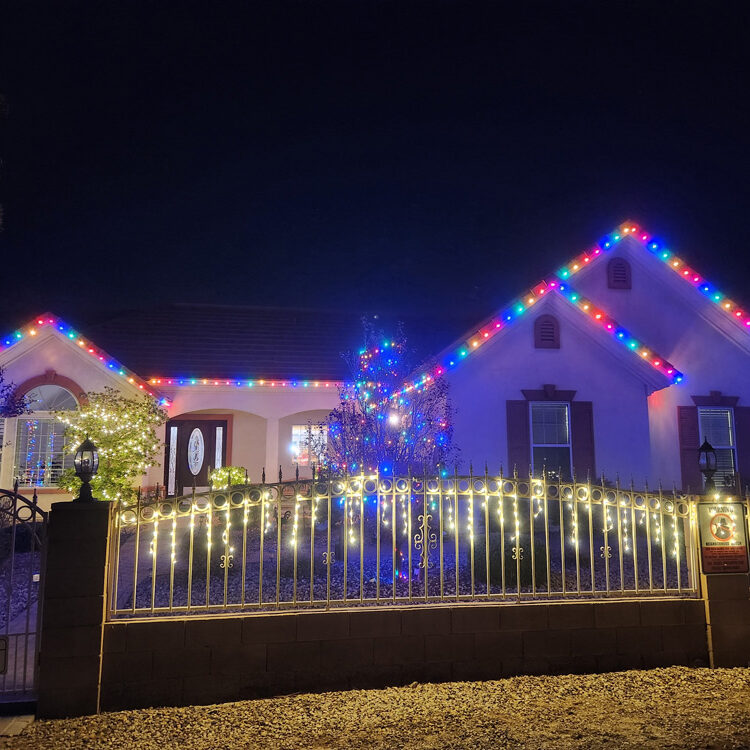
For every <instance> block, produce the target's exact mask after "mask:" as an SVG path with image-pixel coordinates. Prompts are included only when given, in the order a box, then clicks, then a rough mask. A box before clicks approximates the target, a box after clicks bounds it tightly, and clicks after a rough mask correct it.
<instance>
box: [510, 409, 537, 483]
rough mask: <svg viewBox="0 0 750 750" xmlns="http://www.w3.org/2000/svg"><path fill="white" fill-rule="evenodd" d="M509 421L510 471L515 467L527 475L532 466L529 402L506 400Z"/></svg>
mask: <svg viewBox="0 0 750 750" xmlns="http://www.w3.org/2000/svg"><path fill="white" fill-rule="evenodd" d="M505 406H506V414H507V421H508V471H509V472H512V471H513V469H514V468H516V469H517V470H518V474H519V475H520V476H522V477H523V476H527V475H528V473H529V468H530V466H531V437H530V435H529V402H528V401H506V402H505Z"/></svg>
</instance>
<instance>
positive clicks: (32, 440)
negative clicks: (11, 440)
mask: <svg viewBox="0 0 750 750" xmlns="http://www.w3.org/2000/svg"><path fill="white" fill-rule="evenodd" d="M26 398H27V400H28V402H29V406H30V407H31V409H32V410H33V411H32V413H31V414H22V415H21V416H19V417H18V424H17V427H16V451H15V467H14V474H15V476H16V477H17V478H18V483H19V484H20V485H21V486H22V487H54V486H56V485H57V483H58V482H59V480H60V475H61V474H62V472H63V471H65V469H69V468H71V467H72V466H73V454H72V452H71V451H70V450H69V449H68V446H66V445H65V439H64V432H65V425H63V424H62V423H61V422H59V421H58V420H57V419H55V417H54V416H53V414H51V412H52V411H69V410H72V409H77V408H78V403H77V402H76V400H75V397H74V396H73V394H72V393H71V392H70V391H68V390H66V389H65V388H62V387H60V386H59V385H40V386H38V387H36V388H33V389H32V390H30V391H29V392H28V393H27V394H26Z"/></svg>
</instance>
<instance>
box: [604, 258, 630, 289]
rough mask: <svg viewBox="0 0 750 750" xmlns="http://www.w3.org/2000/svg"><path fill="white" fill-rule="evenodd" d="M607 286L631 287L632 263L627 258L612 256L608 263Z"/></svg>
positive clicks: (613, 287)
mask: <svg viewBox="0 0 750 750" xmlns="http://www.w3.org/2000/svg"><path fill="white" fill-rule="evenodd" d="M607 286H608V287H609V288H610V289H631V288H632V282H631V277H630V263H628V262H627V261H626V260H625V258H612V259H611V260H610V261H609V263H607Z"/></svg>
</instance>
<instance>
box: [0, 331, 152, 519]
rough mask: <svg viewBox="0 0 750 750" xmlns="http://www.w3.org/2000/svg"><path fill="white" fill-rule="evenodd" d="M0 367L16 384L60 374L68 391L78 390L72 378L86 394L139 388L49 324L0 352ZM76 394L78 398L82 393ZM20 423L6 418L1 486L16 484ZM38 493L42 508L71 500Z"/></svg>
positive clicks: (53, 491)
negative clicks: (107, 387)
mask: <svg viewBox="0 0 750 750" xmlns="http://www.w3.org/2000/svg"><path fill="white" fill-rule="evenodd" d="M0 366H2V367H3V369H4V373H5V379H6V382H11V383H14V384H15V385H16V386H17V387H22V386H23V385H24V383H27V381H31V380H32V379H38V378H43V379H44V381H45V382H50V383H55V382H56V381H57V379H58V377H59V378H60V379H64V380H62V382H58V383H57V384H60V385H63V387H66V388H68V389H69V390H78V389H74V388H73V386H72V384H70V383H68V382H66V381H73V383H75V384H76V385H77V386H79V388H80V391H82V392H84V393H87V392H90V391H102V390H104V388H105V387H106V386H111V387H113V388H117V389H118V390H120V391H122V392H123V393H125V394H127V395H133V394H134V393H135V392H136V391H137V389H135V388H133V387H132V386H131V385H130V384H128V383H127V382H124V381H123V379H122V378H121V377H120V376H118V375H115V374H113V373H110V372H108V371H107V370H106V369H105V368H103V367H102V366H101V365H100V363H99V362H98V361H93V358H92V357H91V356H90V355H88V354H87V353H84V352H81V351H79V350H78V349H77V348H76V347H75V346H74V345H73V344H71V343H69V342H67V341H65V340H63V339H62V338H60V337H59V336H58V335H57V334H56V333H54V332H53V331H52V330H51V329H50V328H49V327H47V328H40V330H39V333H38V334H37V335H36V336H34V337H33V338H32V337H27V338H26V339H24V340H23V341H20V342H18V343H17V344H15V345H14V346H13V347H11V348H9V349H7V350H5V351H3V352H2V353H0ZM37 384H38V383H37ZM73 395H74V396H75V397H76V399H78V397H79V393H74V394H73ZM21 419H23V417H21ZM17 425H18V418H14V419H6V420H5V429H4V438H3V441H2V453H1V454H0V455H1V458H0V487H4V488H11V487H12V486H13V481H14V465H15V454H16V445H15V441H16V432H17ZM19 491H20V492H21V493H22V494H29V495H30V494H31V492H32V490H30V489H29V490H27V491H25V490H24V488H20V490H19ZM38 495H39V504H40V506H41V507H42V508H43V509H49V507H50V505H51V504H52V503H53V502H56V501H58V500H69V499H71V496H70V495H69V494H68V493H66V492H62V491H60V490H57V489H55V488H43V489H39V490H38Z"/></svg>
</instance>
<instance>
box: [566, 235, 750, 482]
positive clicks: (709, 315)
mask: <svg viewBox="0 0 750 750" xmlns="http://www.w3.org/2000/svg"><path fill="white" fill-rule="evenodd" d="M612 257H623V258H625V259H627V260H628V262H629V263H630V266H631V271H632V289H630V290H623V289H609V288H608V285H607V268H606V259H605V258H602V263H601V265H597V264H594V265H592V266H591V267H589V268H587V269H586V270H585V271H582V272H580V274H579V275H577V276H576V277H574V278H573V279H572V281H571V283H572V285H573V286H574V287H575V288H576V289H577V290H578V291H579V292H580V293H581V294H583V295H585V296H586V297H589V298H591V299H592V300H595V301H596V303H597V304H599V305H601V306H602V307H603V308H604V309H605V310H606V311H607V312H608V313H609V314H610V315H612V316H613V317H614V318H615V319H616V320H617V321H618V322H619V323H620V324H621V325H623V326H624V327H625V328H627V329H628V330H629V331H631V332H632V333H633V334H634V335H635V336H636V337H638V338H639V339H640V340H642V341H644V342H646V343H647V344H648V345H649V346H651V347H653V349H654V350H655V351H656V352H658V353H659V354H660V355H661V356H663V357H666V358H667V359H669V361H670V362H672V364H673V365H674V366H675V367H677V368H678V369H679V370H681V371H682V372H684V373H685V378H684V380H683V382H682V383H679V384H676V385H673V386H671V387H669V388H667V389H665V390H661V391H657V392H655V393H653V394H651V396H650V397H649V400H648V403H649V425H650V434H651V461H652V476H651V478H652V480H653V481H656V480H661V481H662V482H663V483H664V484H665V486H670V485H672V484H673V483H674V484H675V485H676V486H678V487H680V486H681V464H680V440H679V435H678V426H677V407H678V406H688V407H692V406H694V401H693V398H692V397H693V396H708V395H709V394H710V393H711V391H720V392H721V393H722V394H723V395H725V396H734V397H738V398H739V400H738V402H737V405H738V406H740V407H748V406H750V378H748V377H747V371H748V367H750V335H747V334H746V333H745V332H743V331H736V330H734V329H735V328H736V327H735V326H734V325H733V324H732V323H731V321H727V320H725V316H724V314H723V313H722V312H721V311H719V310H717V309H716V306H715V304H714V303H713V302H711V301H710V300H708V299H706V298H704V297H703V296H702V295H701V294H699V293H698V292H696V291H695V290H694V289H692V288H691V287H690V285H688V284H686V283H685V282H684V281H682V279H680V278H679V277H678V276H677V275H676V274H675V273H674V271H672V270H670V269H669V268H668V267H666V266H665V265H664V263H663V262H662V261H660V260H659V259H657V258H655V257H653V256H652V255H650V254H649V253H647V252H644V250H643V248H642V247H640V246H639V245H638V244H637V243H636V242H634V241H632V240H629V239H628V240H623V241H622V242H621V243H620V245H619V246H618V250H617V251H616V252H615V253H613V255H612ZM724 332H729V334H730V335H732V336H733V337H735V338H736V339H737V341H738V342H739V344H738V343H735V341H734V340H731V339H730V338H728V337H727V336H726V335H724ZM743 341H746V343H745V345H744V347H747V348H744V347H743V346H742V342H743ZM743 437H744V438H745V439H744V443H745V445H742V442H743V441H742V440H741V438H743ZM749 441H750V435H748V436H743V435H737V445H738V449H739V450H740V451H745V452H750V444H748V442H749ZM696 448H697V446H696ZM696 461H697V451H696ZM748 481H750V477H746V478H745V481H744V483H745V484H747V483H748ZM692 489H697V488H695V487H693V488H692Z"/></svg>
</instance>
